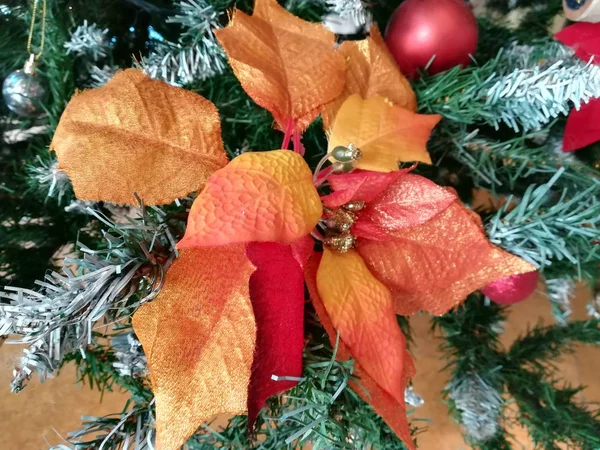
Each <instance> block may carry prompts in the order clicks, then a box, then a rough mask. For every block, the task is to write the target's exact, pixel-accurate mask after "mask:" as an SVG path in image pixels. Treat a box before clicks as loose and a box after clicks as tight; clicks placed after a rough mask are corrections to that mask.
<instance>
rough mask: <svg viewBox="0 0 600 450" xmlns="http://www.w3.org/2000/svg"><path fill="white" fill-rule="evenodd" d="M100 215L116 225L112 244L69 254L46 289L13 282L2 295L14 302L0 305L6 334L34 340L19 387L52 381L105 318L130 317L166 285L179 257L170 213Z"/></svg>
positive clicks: (0, 331) (1, 330)
mask: <svg viewBox="0 0 600 450" xmlns="http://www.w3.org/2000/svg"><path fill="white" fill-rule="evenodd" d="M95 215H96V217H97V218H98V219H99V220H100V221H102V222H104V223H105V224H106V225H107V226H108V227H109V231H108V232H105V233H104V240H105V244H106V248H104V249H100V250H91V249H89V248H88V247H86V246H84V245H81V246H80V249H81V251H82V252H83V253H84V256H83V258H79V259H69V258H67V259H65V261H64V267H63V270H62V273H57V272H53V273H51V274H49V275H47V276H46V278H45V279H44V280H43V281H38V282H37V284H38V286H40V288H39V290H38V291H33V290H30V289H22V288H13V287H6V288H5V290H4V292H0V296H1V297H2V298H4V299H5V301H7V303H2V304H0V335H5V334H13V335H17V336H18V338H17V339H16V340H15V341H14V342H17V343H26V344H30V347H29V349H27V350H26V351H25V356H24V357H23V358H22V361H21V364H20V367H19V368H18V369H16V371H15V374H14V380H13V384H12V389H13V391H19V390H21V389H22V388H23V385H24V383H25V381H26V380H27V379H29V377H30V375H31V373H32V371H36V372H37V373H38V376H39V377H40V378H41V379H42V380H44V379H45V378H46V377H48V376H52V375H53V373H54V372H55V371H56V370H57V369H58V368H59V367H60V365H61V364H62V362H63V360H64V358H65V357H67V356H69V355H70V354H72V353H73V352H76V351H79V352H81V353H82V355H84V351H85V348H86V346H87V345H90V344H92V343H93V342H94V339H93V336H94V330H95V329H96V328H97V327H99V324H100V323H104V324H106V327H110V326H112V325H113V324H114V323H117V322H119V321H122V320H123V319H126V320H127V321H128V320H129V316H130V314H131V313H132V312H133V311H135V309H137V307H138V306H139V304H140V303H143V302H144V301H147V300H148V299H150V298H152V297H153V296H154V295H155V294H156V292H157V291H156V289H158V288H160V285H161V283H162V276H163V265H168V264H169V261H170V259H171V258H173V257H174V254H173V245H174V238H173V236H172V235H171V231H170V230H169V229H168V228H167V225H166V222H165V217H166V216H165V213H164V212H163V211H161V210H159V209H154V210H153V215H152V216H148V215H142V217H141V218H140V219H137V220H131V221H130V222H129V223H125V224H116V223H114V222H111V221H110V220H109V219H107V218H106V217H105V216H103V215H101V214H100V213H95ZM101 321H103V322H101Z"/></svg>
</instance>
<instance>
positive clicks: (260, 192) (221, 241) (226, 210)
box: [177, 150, 323, 248]
mask: <svg viewBox="0 0 600 450" xmlns="http://www.w3.org/2000/svg"><path fill="white" fill-rule="evenodd" d="M322 213H323V207H322V206H321V200H320V199H319V194H318V192H317V190H316V189H315V187H314V186H313V183H312V172H311V170H310V168H309V167H308V165H307V164H306V162H305V161H304V159H303V158H302V157H301V156H300V155H298V154H297V153H294V152H291V151H289V150H275V151H270V152H249V153H244V154H243V155H240V156H238V157H237V158H235V159H234V160H233V161H231V162H230V163H229V164H228V165H227V166H226V167H224V168H223V169H221V170H219V171H217V172H215V173H214V174H213V175H212V176H211V177H210V178H209V180H208V182H207V183H206V187H205V189H204V191H202V192H201V193H200V195H199V196H198V198H196V200H195V201H194V204H193V205H192V209H191V211H190V215H189V217H188V224H187V231H186V233H185V236H184V238H183V239H182V240H181V241H180V242H179V243H178V244H177V247H178V248H188V247H207V246H213V245H227V244H232V243H236V242H281V243H286V244H291V243H292V242H294V241H296V240H297V239H300V238H301V237H304V236H306V235H307V234H309V233H310V231H311V230H312V229H313V228H314V227H315V225H316V223H317V221H318V220H319V219H320V218H321V215H322Z"/></svg>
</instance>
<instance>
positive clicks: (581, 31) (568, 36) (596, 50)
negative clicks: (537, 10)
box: [554, 22, 600, 64]
mask: <svg viewBox="0 0 600 450" xmlns="http://www.w3.org/2000/svg"><path fill="white" fill-rule="evenodd" d="M554 37H555V38H556V39H557V40H558V41H560V42H562V43H563V44H565V45H566V46H568V47H571V48H572V49H573V50H574V51H575V54H576V55H577V56H579V57H580V58H581V59H583V60H585V61H586V62H587V61H589V60H590V58H592V57H594V63H595V64H600V23H588V22H579V23H576V24H575V25H571V26H570V27H567V28H564V29H563V30H561V31H559V32H558V33H556V34H555V35H554Z"/></svg>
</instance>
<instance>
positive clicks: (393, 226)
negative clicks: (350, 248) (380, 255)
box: [353, 174, 456, 240]
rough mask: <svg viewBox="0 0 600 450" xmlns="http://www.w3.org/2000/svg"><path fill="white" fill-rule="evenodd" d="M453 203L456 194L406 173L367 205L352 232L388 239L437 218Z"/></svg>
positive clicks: (370, 237) (425, 179) (367, 236)
mask: <svg viewBox="0 0 600 450" xmlns="http://www.w3.org/2000/svg"><path fill="white" fill-rule="evenodd" d="M455 200H456V195H454V194H453V193H452V192H450V191H449V190H447V189H444V188H443V187H440V186H438V185H437V184H435V183H434V182H432V181H429V180H428V179H427V178H424V177H421V176H419V175H412V174H407V175H404V176H403V177H400V178H398V179H397V180H396V181H395V182H394V183H392V184H391V185H390V186H389V187H388V188H387V189H386V190H385V191H384V192H383V193H382V194H381V195H379V196H378V197H377V198H376V199H375V200H373V201H372V202H369V203H368V204H367V207H366V208H365V209H364V210H362V211H361V214H360V217H359V218H358V220H357V221H356V223H355V225H354V228H353V230H354V232H355V234H356V235H357V236H360V237H365V238H368V239H375V240H389V239H390V236H393V235H394V234H395V233H397V232H399V231H401V230H404V229H406V228H411V227H415V226H417V225H421V224H423V223H425V222H427V221H428V220H430V219H432V218H433V217H435V216H437V215H438V214H440V213H441V212H443V211H445V210H446V209H447V208H448V207H449V206H450V204H452V203H453V202H454V201H455Z"/></svg>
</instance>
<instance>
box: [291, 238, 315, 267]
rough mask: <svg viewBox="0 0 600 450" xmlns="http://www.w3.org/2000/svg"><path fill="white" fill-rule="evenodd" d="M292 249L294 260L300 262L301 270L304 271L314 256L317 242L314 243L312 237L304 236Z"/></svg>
mask: <svg viewBox="0 0 600 450" xmlns="http://www.w3.org/2000/svg"><path fill="white" fill-rule="evenodd" d="M291 247H292V255H293V256H294V259H295V260H296V261H297V262H298V264H299V265H300V268H301V269H302V270H304V268H305V267H306V263H308V260H309V259H310V257H311V256H312V254H313V251H314V247H315V241H313V238H311V237H310V236H304V237H303V238H300V239H298V240H297V241H296V242H294V243H293V244H292V245H291Z"/></svg>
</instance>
